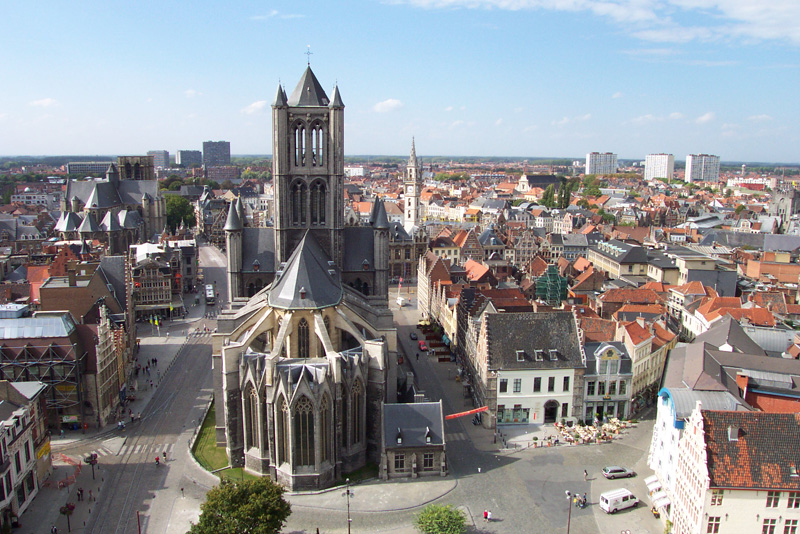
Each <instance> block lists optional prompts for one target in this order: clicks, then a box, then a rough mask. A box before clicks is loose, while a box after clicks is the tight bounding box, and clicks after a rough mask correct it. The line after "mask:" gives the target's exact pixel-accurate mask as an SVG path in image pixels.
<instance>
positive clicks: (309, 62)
mask: <svg viewBox="0 0 800 534" xmlns="http://www.w3.org/2000/svg"><path fill="white" fill-rule="evenodd" d="M313 53H314V52H312V51H311V45H308V50H306V52H305V54H306V57H307V66H309V67H310V66H311V55H312V54H313Z"/></svg>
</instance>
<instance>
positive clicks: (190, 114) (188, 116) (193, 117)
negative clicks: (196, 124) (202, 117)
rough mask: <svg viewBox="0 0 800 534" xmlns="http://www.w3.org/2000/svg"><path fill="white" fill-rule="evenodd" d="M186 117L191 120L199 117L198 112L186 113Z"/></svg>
mask: <svg viewBox="0 0 800 534" xmlns="http://www.w3.org/2000/svg"><path fill="white" fill-rule="evenodd" d="M186 118H187V119H189V120H194V119H196V118H197V113H189V114H188V115H186Z"/></svg>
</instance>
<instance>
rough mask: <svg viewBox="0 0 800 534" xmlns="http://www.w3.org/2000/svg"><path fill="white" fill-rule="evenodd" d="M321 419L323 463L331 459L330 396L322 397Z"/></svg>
mask: <svg viewBox="0 0 800 534" xmlns="http://www.w3.org/2000/svg"><path fill="white" fill-rule="evenodd" d="M319 418H320V429H319V431H320V440H319V441H320V449H321V450H322V457H321V458H320V460H321V461H323V462H326V461H328V460H330V458H331V405H330V403H329V402H328V396H327V395H323V396H322V402H321V403H320V408H319Z"/></svg>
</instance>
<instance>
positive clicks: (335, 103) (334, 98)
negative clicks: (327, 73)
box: [328, 85, 344, 108]
mask: <svg viewBox="0 0 800 534" xmlns="http://www.w3.org/2000/svg"><path fill="white" fill-rule="evenodd" d="M328 107H330V108H343V107H344V102H342V95H341V94H339V86H338V85H335V86H334V87H333V95H331V103H330V104H329V105H328Z"/></svg>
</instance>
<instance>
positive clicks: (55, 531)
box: [50, 525, 58, 534]
mask: <svg viewBox="0 0 800 534" xmlns="http://www.w3.org/2000/svg"><path fill="white" fill-rule="evenodd" d="M50 534H58V528H56V526H55V525H53V527H52V528H51V529H50Z"/></svg>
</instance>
